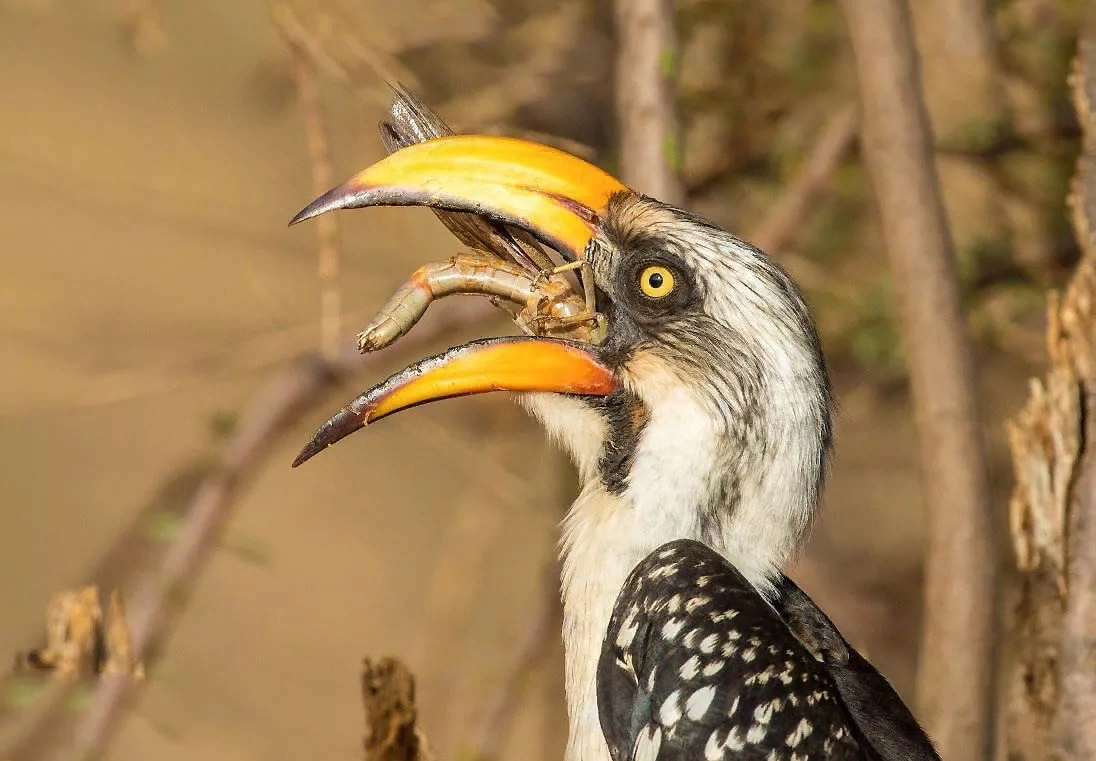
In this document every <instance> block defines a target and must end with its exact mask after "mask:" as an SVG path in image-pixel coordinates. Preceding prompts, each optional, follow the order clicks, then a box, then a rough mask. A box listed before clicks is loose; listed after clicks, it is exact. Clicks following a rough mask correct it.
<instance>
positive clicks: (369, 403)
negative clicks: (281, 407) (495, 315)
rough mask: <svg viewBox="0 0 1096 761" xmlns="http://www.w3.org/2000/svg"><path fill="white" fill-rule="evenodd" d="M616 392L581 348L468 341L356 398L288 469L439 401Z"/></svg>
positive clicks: (530, 341) (542, 341) (526, 340)
mask: <svg viewBox="0 0 1096 761" xmlns="http://www.w3.org/2000/svg"><path fill="white" fill-rule="evenodd" d="M617 388H618V382H617V379H616V377H615V376H614V375H613V372H612V370H610V369H609V368H608V367H606V366H605V365H604V364H603V363H602V362H601V361H600V360H599V359H598V358H597V357H596V356H595V355H594V354H593V353H592V350H591V349H590V348H589V347H587V346H585V345H584V344H580V343H577V342H574V341H564V340H560V339H554V338H532V337H525V336H510V337H505V338H490V339H485V340H482V341H473V342H472V343H468V344H465V345H463V346H458V347H456V348H454V349H450V350H449V351H447V352H445V353H443V354H439V355H437V356H435V357H431V358H429V359H425V360H422V361H421V362H417V363H415V364H413V365H411V366H410V367H408V368H406V369H404V370H401V371H400V372H398V373H396V374H395V375H393V376H392V377H391V378H389V379H388V380H386V381H384V382H383V383H380V384H378V385H376V386H374V387H373V388H371V389H369V390H368V391H365V392H364V393H362V394H361V395H360V396H358V398H356V399H355V400H354V401H352V402H351V403H350V404H349V405H347V406H346V407H344V408H343V409H342V410H341V411H339V412H338V413H337V414H336V415H335V416H334V417H332V418H331V419H330V420H328V421H327V422H326V423H324V424H323V426H322V427H321V428H320V430H319V431H317V432H316V435H315V436H313V437H312V441H310V442H309V443H308V445H307V446H305V448H304V449H302V450H301V453H300V454H298V455H297V458H296V459H295V460H294V461H293V467H297V466H298V465H300V464H301V463H303V462H305V461H306V460H308V459H310V458H312V457H313V456H315V455H316V454H318V453H319V452H321V451H323V450H324V449H326V448H327V447H329V446H331V445H332V444H334V443H335V442H337V441H339V440H340V439H343V438H345V437H347V436H349V435H350V434H352V433H354V432H355V431H358V430H360V429H362V428H364V427H365V426H366V425H368V424H369V423H373V422H375V421H377V420H380V419H381V418H382V417H385V416H387V415H391V414H392V413H394V412H399V411H400V410H404V409H407V408H409V407H414V406H417V405H420V404H426V403H428V402H433V401H437V400H439V399H448V398H451V397H454V396H467V395H470V394H483V393H487V392H489V391H551V392H557V393H564V394H581V395H587V396H605V395H608V394H611V393H612V392H613V391H615V390H616V389H617Z"/></svg>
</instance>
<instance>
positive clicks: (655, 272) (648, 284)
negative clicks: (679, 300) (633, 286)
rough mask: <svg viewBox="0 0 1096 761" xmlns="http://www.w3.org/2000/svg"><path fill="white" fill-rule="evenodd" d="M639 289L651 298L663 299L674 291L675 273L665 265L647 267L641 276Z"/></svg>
mask: <svg viewBox="0 0 1096 761" xmlns="http://www.w3.org/2000/svg"><path fill="white" fill-rule="evenodd" d="M639 289H640V290H641V291H643V295H645V296H647V297H648V298H651V299H662V298H665V297H666V296H669V295H670V294H671V293H673V292H674V273H672V272H670V270H668V269H666V268H665V267H659V266H657V265H653V266H651V267H645V268H644V269H643V272H642V273H641V274H640V276H639Z"/></svg>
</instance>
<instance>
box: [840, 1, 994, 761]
mask: <svg viewBox="0 0 1096 761" xmlns="http://www.w3.org/2000/svg"><path fill="white" fill-rule="evenodd" d="M841 5H842V8H843V10H844V15H845V19H846V23H847V24H848V27H849V31H850V38H851V42H852V48H853V55H854V58H855V60H856V69H857V77H858V80H859V87H860V100H861V147H862V151H863V155H864V161H865V164H866V166H867V169H868V172H869V175H870V176H871V178H872V182H873V185H874V187H875V193H876V197H877V201H878V205H879V211H880V216H881V217H882V226H883V234H884V239H885V241H886V244H887V252H888V256H889V258H890V262H891V268H892V270H893V273H894V280H895V283H896V284H897V286H898V289H899V293H900V297H901V298H900V302H901V307H902V309H901V328H902V337H903V344H904V346H905V349H906V355H907V357H908V358H909V363H908V364H909V371H910V378H911V385H912V392H913V403H914V409H915V413H916V421H917V429H918V437H919V440H920V449H921V467H922V471H923V473H924V479H925V496H926V503H927V509H928V518H929V540H928V548H927V557H926V562H925V577H926V578H925V608H924V610H925V622H924V629H923V634H922V644H921V654H920V671H919V679H918V708H919V714H920V718H921V720H922V721H923V722H925V724H926V726H927V727H928V729H929V732H930V734H931V735H932V736H933V739H934V740H935V741H936V743H937V746H938V747H939V749H940V755H941V756H942V757H944V758H947V759H949V760H950V761H975V759H979V760H980V759H983V758H985V756H986V754H987V752H988V750H989V748H990V747H991V744H990V739H991V737H990V736H991V722H990V716H991V715H992V714H991V704H992V695H993V693H992V684H993V679H992V663H993V652H994V635H993V628H994V598H995V594H996V592H995V568H994V553H993V546H992V523H991V513H990V500H989V489H988V483H987V468H986V461H985V454H984V452H983V444H982V441H981V437H980V433H979V418H978V412H977V405H976V402H975V394H974V366H973V360H972V357H971V350H970V345H969V341H968V339H967V336H966V332H965V324H964V320H963V315H962V311H961V304H960V298H959V288H958V279H957V276H956V269H955V257H954V253H953V251H952V245H951V238H950V232H949V230H948V223H947V220H946V218H945V216H944V210H943V203H942V201H941V195H940V187H939V183H938V180H937V177H936V173H935V170H934V167H933V153H932V139H931V132H930V129H929V124H928V117H927V114H926V112H925V107H924V104H923V103H922V101H921V82H920V75H919V71H918V66H919V61H918V55H917V51H916V50H915V48H914V43H913V35H912V30H911V25H910V19H909V8H908V7H907V5H906V1H905V0H842V3H841Z"/></svg>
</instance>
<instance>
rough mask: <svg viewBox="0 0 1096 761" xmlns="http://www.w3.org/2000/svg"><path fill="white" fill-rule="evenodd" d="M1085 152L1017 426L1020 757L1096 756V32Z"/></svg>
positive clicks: (1088, 37)
mask: <svg viewBox="0 0 1096 761" xmlns="http://www.w3.org/2000/svg"><path fill="white" fill-rule="evenodd" d="M1071 85H1072V89H1073V96H1074V103H1075V105H1076V108H1077V115H1078V120H1079V121H1080V123H1081V126H1082V128H1083V130H1084V149H1083V153H1082V155H1081V157H1080V159H1079V160H1078V164H1077V172H1076V174H1075V175H1074V178H1073V185H1072V188H1071V193H1070V198H1069V205H1070V207H1071V211H1072V212H1073V226H1074V230H1075V231H1076V234H1077V239H1078V242H1079V243H1080V245H1081V251H1082V257H1081V261H1080V263H1079V264H1078V266H1077V270H1076V272H1075V273H1074V275H1073V279H1072V280H1071V282H1070V284H1069V286H1068V287H1067V288H1066V291H1065V293H1064V294H1063V295H1062V297H1061V298H1057V297H1056V296H1055V295H1054V294H1052V296H1051V301H1050V306H1049V309H1048V323H1049V324H1048V330H1047V348H1048V354H1049V356H1050V368H1049V369H1048V371H1047V374H1046V377H1045V378H1044V379H1042V380H1036V381H1033V382H1032V394H1031V397H1030V399H1029V400H1028V403H1027V405H1026V406H1025V407H1024V409H1023V410H1022V411H1021V412H1020V414H1019V415H1018V416H1017V418H1016V419H1015V420H1014V421H1013V422H1012V423H1011V424H1010V427H1009V439H1010V444H1011V445H1012V456H1013V464H1014V467H1015V471H1016V487H1015V490H1014V492H1013V497H1012V502H1011V505H1010V518H1011V533H1012V544H1013V551H1014V553H1015V557H1016V563H1017V566H1018V569H1019V571H1020V579H1019V584H1018V585H1017V589H1016V591H1015V595H1014V599H1013V605H1012V608H1011V611H1010V613H1011V632H1010V633H1011V638H1010V648H1009V656H1010V673H1009V682H1008V700H1009V704H1008V709H1007V726H1008V733H1007V734H1008V736H1007V738H1006V744H1007V752H1008V757H1009V758H1010V759H1015V760H1016V761H1044V760H1046V761H1049V760H1050V759H1055V761H1073V760H1074V759H1076V760H1077V761H1080V759H1091V758H1096V446H1094V445H1093V442H1092V438H1093V432H1092V431H1093V429H1092V426H1093V424H1094V421H1096V23H1093V22H1092V21H1090V23H1089V26H1088V28H1087V29H1086V31H1085V34H1084V36H1083V38H1082V40H1081V43H1080V46H1079V51H1078V55H1077V58H1076V59H1075V61H1074V67H1073V74H1072V78H1071Z"/></svg>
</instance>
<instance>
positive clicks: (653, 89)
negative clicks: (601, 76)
mask: <svg viewBox="0 0 1096 761" xmlns="http://www.w3.org/2000/svg"><path fill="white" fill-rule="evenodd" d="M613 6H614V7H613V12H614V17H615V20H616V33H617V50H618V53H617V64H616V111H617V129H618V132H619V135H620V178H621V180H622V181H623V182H624V183H625V184H626V185H628V186H629V187H632V188H634V189H635V190H637V191H639V192H640V193H646V194H647V195H651V196H654V197H655V198H658V199H659V200H660V201H665V202H666V203H671V204H681V203H682V201H683V200H684V197H685V192H684V188H683V186H682V182H681V176H680V174H681V134H680V127H679V125H678V121H677V111H676V104H675V91H676V87H675V75H676V69H677V40H676V36H675V32H674V28H675V26H674V4H673V2H671V0H616V1H615V2H614V4H613Z"/></svg>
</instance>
